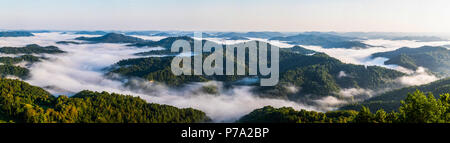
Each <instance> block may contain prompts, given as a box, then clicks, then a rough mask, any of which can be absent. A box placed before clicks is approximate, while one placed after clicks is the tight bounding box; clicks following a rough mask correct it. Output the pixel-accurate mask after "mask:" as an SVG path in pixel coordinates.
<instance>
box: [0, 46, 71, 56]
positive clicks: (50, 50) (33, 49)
mask: <svg viewBox="0 0 450 143" xmlns="http://www.w3.org/2000/svg"><path fill="white" fill-rule="evenodd" d="M0 53H4V54H58V53H65V52H64V51H62V50H60V49H59V48H58V47H56V46H46V47H42V46H39V45H37V44H30V45H26V46H25V47H1V48H0Z"/></svg>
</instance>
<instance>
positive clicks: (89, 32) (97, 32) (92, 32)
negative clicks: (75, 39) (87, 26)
mask: <svg viewBox="0 0 450 143" xmlns="http://www.w3.org/2000/svg"><path fill="white" fill-rule="evenodd" d="M75 34H80V35H105V34H108V32H105V31H78V32H75Z"/></svg>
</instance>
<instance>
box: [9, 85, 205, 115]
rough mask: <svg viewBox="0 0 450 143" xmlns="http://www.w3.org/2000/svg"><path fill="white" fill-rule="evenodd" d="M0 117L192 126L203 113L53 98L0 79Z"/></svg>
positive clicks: (103, 96)
mask: <svg viewBox="0 0 450 143" xmlns="http://www.w3.org/2000/svg"><path fill="white" fill-rule="evenodd" d="M0 89H1V90H0V101H1V104H0V117H2V118H3V120H5V119H10V120H11V121H13V122H18V123H192V122H208V121H209V118H208V117H207V116H206V115H205V113H203V112H201V111H198V110H195V109H192V108H186V109H178V108H175V107H172V106H168V105H159V104H153V103H147V102H146V101H144V100H142V99H140V98H139V97H132V96H127V95H120V94H114V93H112V94H110V93H107V92H92V91H82V92H79V93H77V94H76V95H74V96H72V97H67V96H64V95H61V96H58V97H55V96H52V95H50V93H48V92H47V91H45V90H43V89H42V88H39V87H35V86H32V85H29V84H28V83H25V82H23V81H19V80H11V79H0ZM2 118H0V120H2Z"/></svg>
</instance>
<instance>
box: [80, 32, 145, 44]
mask: <svg viewBox="0 0 450 143" xmlns="http://www.w3.org/2000/svg"><path fill="white" fill-rule="evenodd" d="M75 40H81V41H88V42H90V43H138V42H145V40H144V39H141V38H137V37H132V36H126V35H123V34H117V33H108V34H106V35H103V36H100V37H78V38H75Z"/></svg>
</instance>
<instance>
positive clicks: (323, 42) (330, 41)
mask: <svg viewBox="0 0 450 143" xmlns="http://www.w3.org/2000/svg"><path fill="white" fill-rule="evenodd" d="M269 40H279V41H286V42H287V43H289V44H294V45H313V46H321V47H323V48H367V47H370V45H367V44H364V43H362V42H360V41H358V40H359V39H358V38H353V37H344V36H337V35H332V34H324V33H321V34H317V33H306V34H298V35H294V36H287V37H273V38H270V39H269Z"/></svg>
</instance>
